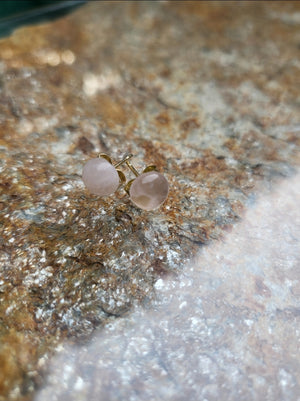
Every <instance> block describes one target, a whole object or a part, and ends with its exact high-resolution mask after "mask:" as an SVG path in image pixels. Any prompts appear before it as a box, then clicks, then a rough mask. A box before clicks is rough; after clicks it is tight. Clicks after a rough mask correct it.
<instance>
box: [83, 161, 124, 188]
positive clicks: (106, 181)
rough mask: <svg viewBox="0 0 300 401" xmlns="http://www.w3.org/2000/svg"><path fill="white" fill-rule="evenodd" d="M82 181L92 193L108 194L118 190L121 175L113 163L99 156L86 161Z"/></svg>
mask: <svg viewBox="0 0 300 401" xmlns="http://www.w3.org/2000/svg"><path fill="white" fill-rule="evenodd" d="M82 181H83V182H84V185H85V186H86V187H87V189H88V190H89V191H90V192H91V193H92V194H95V195H100V196H107V195H111V194H112V193H114V192H115V191H116V190H117V188H118V186H119V175H118V173H117V170H116V169H115V168H114V166H113V165H112V164H110V163H109V162H108V161H107V160H105V159H103V158H101V157H99V158H95V159H91V160H89V161H88V162H86V164H85V165H84V167H83V171H82Z"/></svg>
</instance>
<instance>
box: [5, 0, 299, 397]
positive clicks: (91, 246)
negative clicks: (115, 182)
mask: <svg viewBox="0 0 300 401" xmlns="http://www.w3.org/2000/svg"><path fill="white" fill-rule="evenodd" d="M299 13H300V6H299V3H296V2H272V3H271V2H253V3H250V2H241V3H223V2H212V3H210V2H191V3H187V2H185V3H183V2H174V3H173V2H127V1H126V2H123V3H122V2H120V3H118V2H117V3H116V2H94V3H93V2H92V3H91V4H88V5H86V6H84V7H82V8H81V9H79V10H77V11H76V12H75V13H73V14H72V15H70V16H68V17H66V18H63V19H61V20H58V21H55V22H52V23H49V24H45V25H40V26H35V27H26V28H22V29H19V30H17V31H16V32H15V33H14V34H13V35H12V36H11V37H10V38H6V39H3V40H2V41H0V57H1V62H0V82H1V86H0V90H1V93H0V95H1V96H0V172H1V181H0V213H1V214H0V234H1V235H0V298H1V303H0V366H1V370H0V399H1V400H5V401H7V400H16V399H17V400H29V399H32V398H33V394H34V392H35V390H36V389H37V388H39V387H40V386H43V385H44V383H45V377H47V372H48V367H49V364H48V361H49V360H50V358H51V357H52V355H53V354H54V353H55V352H56V351H58V350H60V349H61V348H62V347H63V346H62V344H64V342H65V341H68V342H70V343H74V344H75V343H76V344H77V343H78V342H85V343H86V351H85V348H83V349H84V351H83V354H81V352H82V350H81V349H80V348H79V351H78V352H79V359H78V358H77V356H76V355H77V353H76V351H74V350H73V349H69V348H68V349H69V352H70V354H67V356H65V358H67V365H66V366H67V367H65V372H68V371H69V372H70V378H71V377H72V380H71V379H70V382H69V383H71V385H70V387H69V388H68V380H67V379H66V382H65V383H62V388H57V393H58V394H60V395H58V396H57V397H58V399H65V398H64V397H65V396H66V397H67V395H66V394H64V395H63V396H62V395H61V394H62V393H59V391H64V389H66V388H67V389H68V390H69V391H71V392H72V391H73V392H76V391H77V392H79V393H78V394H77V395H78V397H79V398H78V400H85V399H91V397H92V394H94V397H97V394H98V395H99V394H107V399H124V394H125V395H126V397H127V395H128V394H129V393H130V391H132V392H134V394H135V395H134V396H132V397H133V398H132V399H142V396H141V397H140V398H139V397H138V395H139V394H142V393H143V391H144V392H145V394H150V393H151V391H152V392H154V393H153V394H154V395H153V399H161V397H163V394H164V395H165V398H166V399H174V400H176V397H177V399H182V395H183V394H184V395H185V394H190V399H197V398H196V397H197V396H196V394H200V393H201V391H202V393H201V394H202V395H201V397H202V398H203V399H204V398H205V397H206V398H207V399H219V400H228V399H236V400H250V399H256V400H257V399H263V400H265V399H266V394H267V396H268V397H269V398H268V399H269V400H273V399H285V400H294V399H296V400H297V397H299V364H298V362H297V357H298V359H299V351H298V348H297V344H298V343H297V341H299V294H300V293H299V280H300V278H299V259H297V254H299V242H298V238H299V225H297V224H299V217H297V216H299V214H297V213H299V211H298V208H297V204H299V187H297V182H299V180H298V181H297V180H295V178H292V177H293V175H295V172H296V168H297V165H299V144H300V140H299V132H300V121H299V114H300V113H299V109H300V107H299V106H300V98H299V73H300V72H299V67H300V64H299V43H300V37H299V24H300V18H299ZM98 152H106V153H109V154H110V155H111V156H112V157H113V159H115V160H119V159H120V158H121V157H122V156H123V155H124V153H126V152H131V153H133V154H135V160H134V162H135V164H136V165H137V168H138V169H139V170H142V169H143V168H144V167H145V166H146V165H149V164H155V165H156V166H157V167H158V170H159V171H161V172H162V173H163V174H165V176H166V177H167V179H168V181H169V183H170V193H169V197H168V200H167V201H166V202H165V203H164V204H163V206H162V207H161V208H160V209H159V210H158V211H155V212H145V211H142V210H140V209H138V208H136V207H134V205H132V203H131V202H130V200H129V198H128V196H127V194H126V193H125V192H124V191H122V190H120V191H118V193H117V194H116V195H115V196H112V197H109V198H105V199H99V198H97V197H94V196H90V195H89V194H87V192H86V190H85V188H84V185H83V183H82V181H81V171H82V166H83V165H84V163H85V162H86V161H87V160H88V159H90V158H91V157H94V156H96V155H97V153H98ZM124 171H125V169H124ZM128 178H129V179H130V178H133V177H132V176H130V175H129V176H128ZM280 179H281V180H283V184H281V185H283V186H284V185H285V187H284V188H286V192H287V193H288V194H289V198H288V199H289V200H290V204H289V205H287V204H286V203H284V202H285V198H284V196H282V194H281V193H280V191H279V192H278V191H277V192H276V190H277V187H278V185H279V184H278V182H279V180H280ZM293 186H296V187H295V188H293ZM274 191H275V192H274ZM268 192H271V193H274V194H277V195H276V196H277V198H276V199H279V201H280V202H281V203H282V205H283V206H282V207H283V212H282V215H281V213H280V210H281V208H280V204H279V205H275V206H276V207H275V206H274V205H273V203H270V206H271V207H274V209H275V210H276V211H277V212H278V213H277V214H278V215H279V216H281V220H280V221H282V224H283V227H285V225H284V223H285V214H286V215H287V219H288V216H289V214H290V215H291V216H290V218H289V219H288V221H289V224H288V225H287V226H286V229H285V230H286V231H284V232H285V233H286V235H282V232H281V227H282V224H281V225H279V224H278V226H276V224H273V223H270V224H271V225H270V226H268V225H266V226H264V223H263V221H258V222H257V229H255V230H254V231H255V233H256V234H255V238H259V236H260V237H261V238H262V242H261V243H260V241H258V240H257V241H256V242H255V240H253V241H254V242H253V243H252V242H251V241H250V240H251V237H247V236H248V235H252V234H251V232H253V231H251V229H250V228H251V227H250V226H251V222H252V220H253V218H254V216H253V218H252V219H248V220H247V218H244V213H245V211H246V210H247V209H249V208H251V207H253V205H256V199H257V198H258V197H261V198H262V197H264V196H267V195H266V194H267V193H268ZM268 196H273V195H272V194H271V195H268ZM274 196H275V195H274ZM276 199H275V200H274V203H275V204H276ZM279 201H278V202H279ZM286 201H287V200H286ZM297 202H298V203H297ZM284 206H286V207H284ZM261 216H262V217H264V216H265V215H264V214H262V215H261ZM271 216H273V217H274V216H276V215H273V214H271ZM274 218H275V217H274ZM297 219H298V220H297ZM239 220H241V224H242V225H243V224H244V230H242V232H240V233H239V235H238V236H237V238H240V237H242V238H244V239H245V242H247V241H249V243H251V244H253V246H252V247H251V248H249V249H248V251H247V252H248V253H247V252H245V253H239V251H238V250H239V243H238V241H234V240H232V241H228V242H227V243H226V250H225V251H224V249H223V248H222V246H223V245H222V244H223V241H225V240H224V239H223V238H224V236H225V237H226V236H227V235H228V237H227V238H230V235H229V234H228V232H229V231H230V230H231V229H232V226H233V224H234V223H235V222H237V221H239ZM272 221H273V220H272ZM292 223H293V224H292ZM248 227H249V230H248ZM254 227H256V226H254ZM265 227H267V228H265ZM268 227H269V228H268ZM275 229H276V230H275ZM266 230H267V233H268V235H269V236H267V237H266V238H268V241H267V242H266V241H263V239H264V237H265V235H266ZM273 231H274V232H273ZM249 233H250V234H249ZM253 235H254V234H253ZM253 235H252V236H253ZM256 235H257V236H258V237H256ZM233 238H234V236H233ZM258 244H262V246H261V247H259V246H258ZM267 244H271V245H270V247H269V248H268V247H267ZM281 246H282V248H281ZM215 247H216V251H215V250H214V249H215ZM218 247H219V248H218ZM199 249H202V252H203V253H200V255H205V252H206V253H209V252H212V255H213V254H214V253H215V252H216V255H217V254H218V252H221V253H224V252H225V253H227V252H228V256H226V255H225V256H226V258H225V261H223V260H222V259H220V260H217V261H216V260H214V263H212V262H211V264H210V259H209V256H207V258H208V259H207V261H206V262H205V256H203V257H204V260H202V256H199V259H198V260H196V262H194V264H196V266H197V268H194V270H193V269H192V270H190V269H191V268H190V267H188V266H190V265H189V264H190V263H191V260H193V257H194V256H195V255H196V254H197V252H200V250H199ZM222 249H223V250H222ZM296 249H297V250H298V253H297V252H296ZM280 250H282V251H281V252H280ZM264 252H266V253H264ZM230 255H231V256H232V257H231V256H230ZM212 257H213V256H210V258H212ZM227 258H229V259H227ZM297 263H298V264H297ZM210 269H211V270H210ZM226 272H227V273H226ZM176 277H177V278H176ZM184 277H187V279H188V281H189V282H191V284H190V286H191V292H190V295H188V294H189V291H190V290H189V289H188V286H186V284H184V285H182V287H181V285H180V283H181V282H182V283H185V279H184ZM175 278H176V279H175ZM178 280H179V284H178ZM165 281H166V282H168V283H169V284H168V285H167V286H166V288H165V291H166V297H167V298H168V299H170V300H171V299H173V300H174V308H175V306H176V305H177V302H178V299H180V294H181V292H182V302H186V303H187V309H186V311H184V312H183V313H184V315H183V316H182V315H181V314H180V313H179V312H178V315H177V314H176V313H174V310H173V309H172V308H173V307H172V308H171V306H170V304H168V302H167V300H166V299H165V298H164V296H162V298H161V299H160V298H158V299H156V292H157V290H159V288H160V285H161V283H164V282H165ZM172 283H174V284H172ZM176 283H177V284H176ZM173 285H174V291H175V293H176V296H177V298H176V299H174V298H172V297H171V294H172V290H170V289H168V288H169V286H170V288H172V286H173ZM163 287H164V286H163ZM175 287H176V288H175ZM210 289H211V290H210ZM155 305H156V309H154V310H153V311H151V308H154V306H155ZM159 305H161V307H160V306H159ZM197 305H198V309H197V308H196V306H197ZM133 307H134V308H133ZM184 307H185V306H183V307H182V308H184ZM144 309H146V310H148V309H149V311H148V312H147V313H149V314H150V315H149V316H148V317H147V319H149V325H150V326H151V330H152V332H151V333H152V334H151V333H150V332H149V341H150V342H149V341H148V342H146V343H145V351H143V344H142V343H143V341H144V340H143V338H144V337H145V335H144V337H143V336H139V335H138V334H137V336H136V337H135V336H134V331H133V330H132V328H133V327H135V330H137V326H136V325H138V323H135V320H134V318H135V317H136V319H137V320H136V322H139V318H138V317H137V316H136V313H137V314H140V315H141V316H142V315H143V313H146V312H144ZM158 309H160V311H159V313H158ZM177 309H179V310H180V305H178V308H175V310H177ZM132 310H136V311H137V312H134V314H132V315H131V313H132ZM194 312H195V313H194ZM181 318H182V319H181ZM189 318H190V319H192V320H190V321H188V319H189ZM180 319H181V320H182V324H181V323H180V322H179V320H180ZM193 319H194V320H193ZM160 321H161V323H160ZM193 322H194V323H193ZM185 324H186V325H188V324H189V325H192V326H193V327H192V326H184V325H185ZM110 327H111V328H112V331H111V332H110V331H109V330H110ZM141 327H146V326H143V325H142V324H141ZM165 327H167V328H168V327H170V330H169V331H168V330H167V331H166V333H171V334H172V335H168V336H167V337H165V336H164V335H163V331H164V330H166V328H165ZM95 328H99V330H101V328H102V330H103V332H102V334H97V336H96V334H95V333H94V331H95ZM172 329H173V331H174V333H173V331H172ZM118 330H121V332H122V335H121V339H123V341H124V343H122V341H119V342H118V335H120V334H118V333H120V332H119V331H118ZM145 330H146V329H145ZM272 330H273V331H272ZM107 333H108V334H107ZM114 333H115V334H114ZM146 334H147V333H146ZM101 335H102V337H101ZM93 336H96V337H95V340H93V339H92V338H93ZM109 336H113V339H112V341H113V340H114V339H115V340H116V341H117V342H116V344H117V345H116V346H117V347H119V348H118V349H117V350H115V348H113V349H112V354H111V355H109V349H108V348H107V347H106V348H105V350H106V353H108V355H105V356H104V357H103V365H102V367H103V366H104V367H105V366H107V365H108V364H109V360H110V359H109V358H111V365H110V366H111V367H110V368H109V369H107V370H106V372H107V375H106V376H104V378H103V381H102V382H101V381H99V380H98V381H97V380H94V379H93V377H97V375H100V377H101V375H102V374H103V371H102V370H101V369H102V368H101V366H100V365H101V360H100V361H99V358H100V357H99V354H97V352H96V350H97V349H99V350H101V349H103V348H101V347H100V346H99V342H100V345H101V341H102V340H103V344H107V341H108V338H109ZM146 337H147V335H146ZM99 338H100V340H99ZM101 339H102V340H101ZM98 340H99V341H98ZM93 341H94V342H93ZM139 341H140V343H139ZM151 341H152V343H151ZM93 344H96V345H93ZM97 344H98V345H97ZM126 344H127V345H126ZM128 344H129V345H128ZM153 344H156V345H157V348H155V347H154V348H153V347H152V348H151V350H152V351H151V352H153V353H154V355H156V357H157V358H158V359H157V361H158V362H157V364H158V367H157V369H156V370H155V366H156V365H154V364H153V361H154V360H153V358H152V357H149V358H148V357H147V355H148V354H147V347H148V346H152V345H153ZM108 345H109V343H108ZM123 345H124V346H123ZM74 347H76V346H75V345H74ZM135 347H136V348H137V350H140V352H139V354H143V352H146V354H145V358H146V359H144V360H143V359H142V360H141V362H140V364H139V363H138V359H137V360H135V359H134V358H135V354H134V348H135ZM74 349H75V350H76V349H77V348H74ZM181 350H182V352H181ZM86 352H87V353H86ZM99 352H100V351H99ZM115 352H117V356H116V354H115ZM151 352H150V354H151ZM88 353H96V354H97V355H98V359H97V358H95V359H92V360H93V361H94V362H95V363H94V367H93V365H91V366H90V367H89V369H87V370H85V371H84V372H83V373H84V376H81V374H83V373H81V372H79V373H78V377H77V378H76V374H77V373H76V372H77V367H78V363H79V365H80V358H81V355H83V356H82V358H83V360H85V359H86V358H88V356H87V355H88ZM262 353H264V355H263V356H262ZM68 355H69V358H70V359H68ZM72 355H75V356H74V357H73V359H72ZM100 355H101V354H100ZM122 355H124V359H122ZM143 355H144V354H143ZM114 356H115V359H114V358H113V357H114ZM140 356H141V355H140ZM118 358H119V359H118ZM120 358H121V360H122V361H123V362H124V365H122V366H121V367H120V366H119V365H118V360H120ZM147 358H148V359H147ZM96 359H97V361H96ZM78 361H79V362H78ZM105 361H107V364H106V363H105ZM114 361H115V362H114ZM126 361H128V365H126V363H125V362H126ZM180 361H181V363H180ZM133 362H134V363H133ZM144 362H145V363H147V364H149V366H148V367H149V369H150V370H147V369H146V368H145V369H144V368H143V369H144V370H142V372H145V373H144V376H143V375H137V370H138V368H139V366H142V365H143V363H144ZM73 363H74V366H72V364H73ZM130 363H133V364H132V365H131V364H130ZM70 364H71V366H70ZM99 364H100V365H99ZM54 366H55V363H54ZM162 366H165V367H163V368H162ZM85 367H86V364H83V367H82V369H85ZM127 367H128V369H127ZM53 369H54V372H53V374H51V372H50V373H49V375H50V377H49V386H51V383H52V384H53V383H54V385H55V386H56V384H55V374H56V370H55V367H54V368H53ZM122 369H123V370H122ZM134 369H135V370H134ZM151 369H152V370H151ZM161 369H163V370H164V371H165V372H167V377H165V373H164V372H163V371H162V370H161ZM94 371H95V376H93V372H94ZM189 371H190V372H191V373H190V376H189V375H188V372H189ZM101 372H102V373H101ZM197 372H199V376H197ZM120 374H122V375H123V376H122V377H121V378H120ZM148 374H149V375H150V377H152V379H153V378H154V377H156V379H155V380H154V379H153V380H152V381H151V380H148V381H147V377H149V376H148ZM74 375H75V376H74ZM66 377H67V373H66ZM196 377H198V381H197V380H196ZM135 378H136V379H135ZM121 379H122V381H121V382H120V383H119V384H120V386H121V387H118V386H117V385H115V384H113V385H112V384H111V383H113V381H114V380H115V383H118V380H121ZM60 380H62V379H61V377H60ZM74 380H75V383H76V386H77V387H76V386H75V388H74ZM95 383H98V384H97V385H96V384H95ZM159 383H161V387H159ZM64 385H65V386H66V387H64ZM147 386H148V387H147ZM151 386H153V387H151ZM168 386H169V387H170V388H169V390H166V387H168ZM197 386H198V387H197ZM207 386H209V387H207ZM206 387H207V388H206ZM205 388H206V390H205V391H206V393H205V392H203V391H204V389H205ZM48 389H49V387H48V388H46V389H45V397H47V394H48V393H47V391H48ZM155 391H157V393H155ZM164 391H165V393H164ZM172 394H173V395H174V396H172ZM75 395H76V394H75V393H74V397H75ZM77 395H76V396H77ZM38 397H40V396H39V395H38ZM59 397H60V398H59ZM68 397H71V399H73V398H72V394H71V395H69V396H68ZM134 397H136V398H134ZM168 397H169V398H168ZM170 397H173V398H170ZM180 397H181V398H180ZM127 398H128V399H130V398H129V396H128V397H127ZM184 398H186V397H185V396H184ZM66 399H67V398H66ZM95 399H97V398H95ZM145 399H146V398H145Z"/></svg>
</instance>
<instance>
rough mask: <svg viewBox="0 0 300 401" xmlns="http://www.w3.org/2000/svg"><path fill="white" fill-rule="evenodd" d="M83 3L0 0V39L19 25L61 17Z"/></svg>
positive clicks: (72, 0) (71, 0)
mask: <svg viewBox="0 0 300 401" xmlns="http://www.w3.org/2000/svg"><path fill="white" fill-rule="evenodd" d="M83 3H85V1H84V0H67V1H66V0H60V1H59V0H57V1H53V0H52V1H47V0H18V1H16V0H1V1H0V37H3V36H7V35H9V34H10V33H11V32H12V31H13V30H14V29H15V28H16V27H18V26H20V25H26V24H33V23H38V22H41V21H49V20H51V19H54V18H58V17H61V16H63V15H65V14H67V13H69V12H70V11H72V10H73V9H74V8H76V7H78V6H80V5H82V4H83Z"/></svg>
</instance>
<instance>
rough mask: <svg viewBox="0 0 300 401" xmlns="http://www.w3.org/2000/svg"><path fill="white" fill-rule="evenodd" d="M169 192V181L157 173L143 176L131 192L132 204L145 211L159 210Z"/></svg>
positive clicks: (135, 182)
mask: <svg viewBox="0 0 300 401" xmlns="http://www.w3.org/2000/svg"><path fill="white" fill-rule="evenodd" d="M168 192H169V184H168V181H167V180H166V179H165V177H164V176H163V175H162V174H160V173H158V172H157V171H149V172H148V173H143V174H141V175H140V176H139V177H137V178H136V179H135V180H134V181H133V183H132V185H131V187H130V190H129V193H130V199H131V200H132V202H133V203H135V204H136V205H137V206H138V207H140V208H141V209H144V210H153V209H157V208H158V207H159V206H160V205H162V204H163V202H164V201H165V200H166V199H167V196H168Z"/></svg>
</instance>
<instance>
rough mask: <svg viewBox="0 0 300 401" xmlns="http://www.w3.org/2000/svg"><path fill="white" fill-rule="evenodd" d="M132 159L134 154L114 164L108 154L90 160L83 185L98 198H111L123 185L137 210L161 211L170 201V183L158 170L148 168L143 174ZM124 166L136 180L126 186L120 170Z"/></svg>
mask: <svg viewBox="0 0 300 401" xmlns="http://www.w3.org/2000/svg"><path fill="white" fill-rule="evenodd" d="M132 157H133V155H132V154H127V155H125V156H124V158H123V159H122V160H121V161H120V162H118V163H115V164H113V162H112V160H111V158H110V157H109V156H108V155H107V154H105V153H100V154H99V156H98V157H97V158H94V159H90V160H89V161H88V162H87V163H86V164H85V165H84V167H83V171H82V180H83V183H84V185H85V186H86V188H87V189H88V190H89V192H91V193H92V194H94V195H98V196H108V195H111V194H113V193H114V192H115V191H116V190H117V189H118V188H119V186H120V185H124V189H125V191H126V192H127V193H128V195H129V196H130V199H131V201H132V202H133V203H134V204H135V205H136V206H138V207H139V208H141V209H144V210H154V209H157V208H158V207H159V206H161V205H162V204H163V203H164V201H165V200H166V199H167V196H168V192H169V184H168V181H167V180H166V178H165V177H164V176H163V175H162V174H160V173H159V172H158V171H156V167H155V166H148V167H146V168H145V169H144V170H143V172H142V174H139V172H138V171H137V170H136V168H135V167H134V166H133V165H132V164H131V163H130V159H131V158H132ZM122 164H126V165H127V167H129V169H130V170H131V171H132V172H133V174H134V175H135V176H136V178H134V179H132V180H130V181H128V182H127V183H126V177H125V175H124V173H123V172H122V171H121V170H120V169H118V167H120V166H121V165H122Z"/></svg>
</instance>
